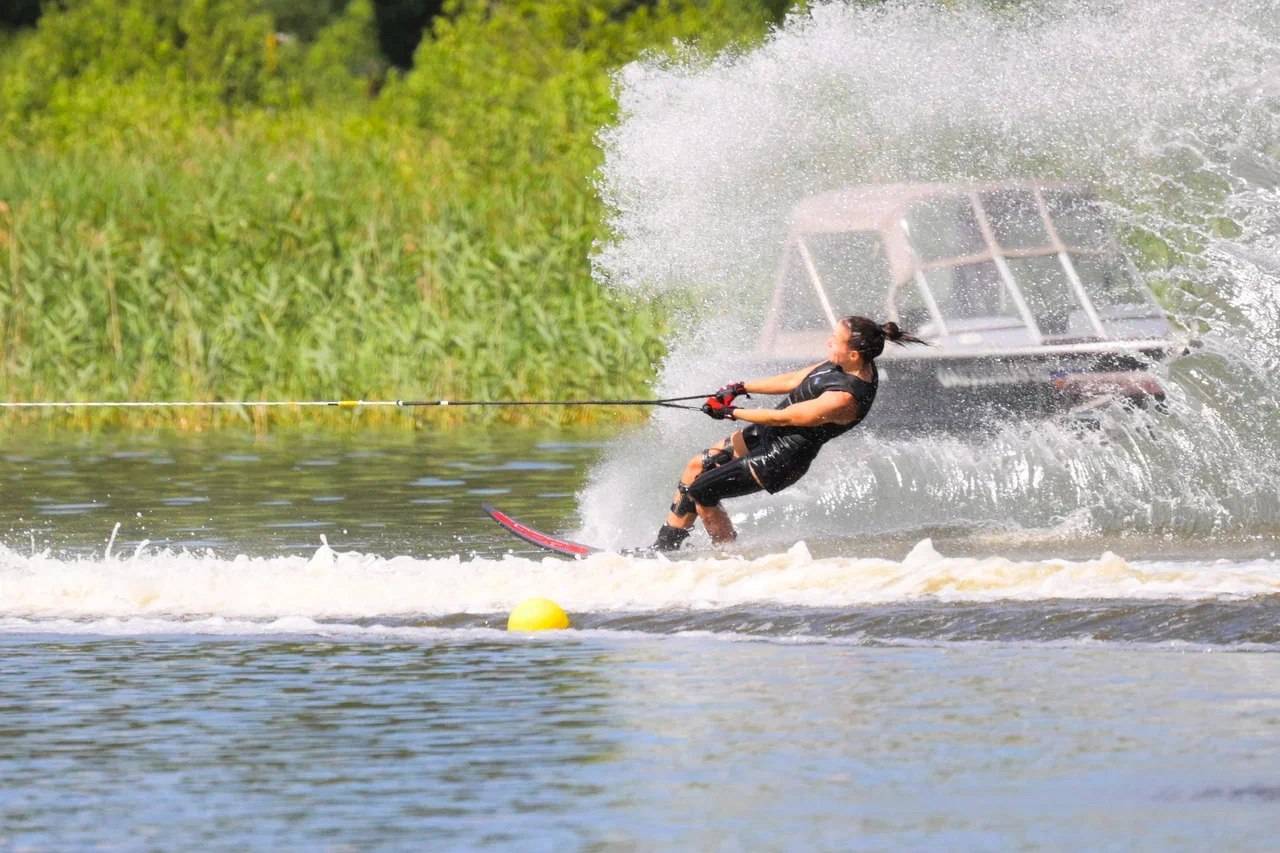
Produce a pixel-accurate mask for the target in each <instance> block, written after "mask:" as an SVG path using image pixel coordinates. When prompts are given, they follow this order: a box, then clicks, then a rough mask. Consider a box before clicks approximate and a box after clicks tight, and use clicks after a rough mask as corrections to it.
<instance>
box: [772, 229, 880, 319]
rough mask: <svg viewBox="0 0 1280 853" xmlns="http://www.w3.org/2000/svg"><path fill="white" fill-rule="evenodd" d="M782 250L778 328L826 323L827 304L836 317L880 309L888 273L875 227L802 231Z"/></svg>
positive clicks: (869, 313) (868, 313)
mask: <svg viewBox="0 0 1280 853" xmlns="http://www.w3.org/2000/svg"><path fill="white" fill-rule="evenodd" d="M788 252H789V254H788V257H787V259H786V263H787V273H786V276H785V277H784V279H783V305H782V311H781V312H780V315H779V318H778V319H779V328H780V329H782V330H784V331H800V330H805V329H819V328H830V326H831V317H829V316H828V308H829V309H830V313H831V316H832V317H836V318H839V317H843V316H845V315H848V314H861V315H863V316H866V317H879V316H881V315H883V314H884V313H885V304H886V300H887V299H888V293H889V285H890V283H891V279H890V274H889V263H888V260H887V259H886V257H885V251H884V244H883V241H882V240H881V237H880V235H879V234H878V233H877V232H874V231H841V232H831V233H810V234H804V235H803V236H801V237H798V238H796V240H795V241H793V243H792V245H791V246H790V248H789V249H788ZM815 280H816V281H815ZM815 284H816V286H815ZM820 294H821V295H820ZM823 296H825V297H826V300H827V305H825V306H824V305H823V299H822V297H823Z"/></svg>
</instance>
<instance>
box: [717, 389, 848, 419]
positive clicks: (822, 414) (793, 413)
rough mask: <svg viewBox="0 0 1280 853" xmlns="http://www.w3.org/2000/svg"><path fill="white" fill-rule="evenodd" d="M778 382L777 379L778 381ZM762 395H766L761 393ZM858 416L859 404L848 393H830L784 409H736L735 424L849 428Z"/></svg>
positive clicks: (734, 414) (734, 412) (734, 411)
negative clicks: (832, 424)
mask: <svg viewBox="0 0 1280 853" xmlns="http://www.w3.org/2000/svg"><path fill="white" fill-rule="evenodd" d="M775 378H776V377H775ZM760 393H762V394H763V393H766V392H764V391H761V392H760ZM857 416H858V404H857V402H856V401H855V400H854V399H853V395H852V394H850V393H849V392H847V391H827V392H825V393H823V394H822V395H821V396H818V397H815V398H814V399H812V400H805V401H804V402H803V403H796V404H795V405H793V406H787V407H786V408H785V409H737V408H735V409H734V410H733V415H732V417H733V419H734V420H735V421H746V422H747V423H752V424H760V425H761V426H798V427H812V426H819V425H820V424H826V423H837V424H847V423H849V422H850V421H852V420H853V419H854V418H856V417H857Z"/></svg>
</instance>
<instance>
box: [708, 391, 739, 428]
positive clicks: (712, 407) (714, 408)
mask: <svg viewBox="0 0 1280 853" xmlns="http://www.w3.org/2000/svg"><path fill="white" fill-rule="evenodd" d="M729 399H730V400H732V399H733V396H732V395H730V396H729ZM735 409H737V406H732V405H730V404H729V403H727V402H725V401H724V400H721V399H720V392H719V391H717V392H716V393H714V394H712V395H711V396H710V397H708V398H707V401H706V402H705V403H703V404H702V411H703V412H704V413H705V414H706V415H708V416H709V417H712V418H714V419H715V420H718V421H722V420H724V419H725V418H728V419H729V420H733V413H734V410H735Z"/></svg>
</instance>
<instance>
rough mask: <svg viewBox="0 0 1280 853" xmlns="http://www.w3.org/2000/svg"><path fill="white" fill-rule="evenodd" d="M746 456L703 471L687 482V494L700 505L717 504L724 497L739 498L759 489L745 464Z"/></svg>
mask: <svg viewBox="0 0 1280 853" xmlns="http://www.w3.org/2000/svg"><path fill="white" fill-rule="evenodd" d="M748 458H749V457H746V456H743V457H741V458H739V459H734V460H733V461H731V462H726V463H724V464H723V465H717V466H716V467H714V468H712V469H711V470H710V471H703V472H702V473H701V474H699V475H698V479H696V480H694V481H693V482H692V483H690V484H689V489H688V492H687V494H688V495H689V497H691V498H693V500H694V501H695V502H696V503H697V504H699V505H700V506H719V505H720V501H722V500H724V499H725V498H740V497H742V496H743V495H750V494H753V493H754V492H758V491H760V490H761V488H762V487H761V485H760V484H759V483H757V482H756V478H755V477H753V476H751V469H750V468H749V467H748V466H747V459H748Z"/></svg>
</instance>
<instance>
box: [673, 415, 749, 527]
mask: <svg viewBox="0 0 1280 853" xmlns="http://www.w3.org/2000/svg"><path fill="white" fill-rule="evenodd" d="M746 453H747V445H746V441H745V440H744V439H743V437H742V430H738V431H737V432H735V433H733V435H731V436H729V437H728V438H726V439H725V440H724V441H719V442H716V443H715V444H713V445H711V447H709V448H707V449H706V450H705V451H703V452H702V453H700V454H699V455H697V456H695V457H693V458H692V459H690V460H689V462H688V464H687V465H685V466H684V471H682V472H681V474H680V484H679V486H678V487H677V488H676V493H675V494H674V495H672V498H671V509H670V511H668V513H667V519H666V523H665V524H663V525H662V527H661V528H659V529H658V539H657V541H656V542H654V548H656V549H657V550H659V551H674V550H676V549H677V548H679V547H680V545H681V543H683V542H684V540H685V539H686V538H687V537H688V535H689V529H690V528H691V527H693V523H694V522H695V521H697V520H698V516H699V515H700V514H701V512H702V510H701V509H700V508H699V507H698V506H697V504H696V503H694V501H693V499H692V498H691V497H689V494H688V489H689V486H690V485H691V484H692V483H693V481H694V480H696V479H698V477H700V476H702V475H703V474H704V473H706V472H707V471H710V470H712V469H714V468H716V467H718V466H720V465H724V464H725V463H727V462H731V461H733V460H734V459H737V458H740V457H742V456H745V455H746ZM721 514H722V515H723V512H722V513H721ZM724 522H725V523H727V522H728V516H725V517H724ZM703 523H704V524H705V523H706V521H705V520H704V522H703ZM711 523H712V524H713V525H716V527H715V530H716V531H717V532H718V533H720V534H721V536H723V526H722V525H721V524H720V522H719V519H713V520H712V522H711ZM711 529H712V528H708V530H711ZM729 531H730V534H729V536H730V538H732V531H733V525H732V524H730V525H729ZM713 538H715V539H716V541H721V540H720V538H717V537H715V536H714V534H713Z"/></svg>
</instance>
